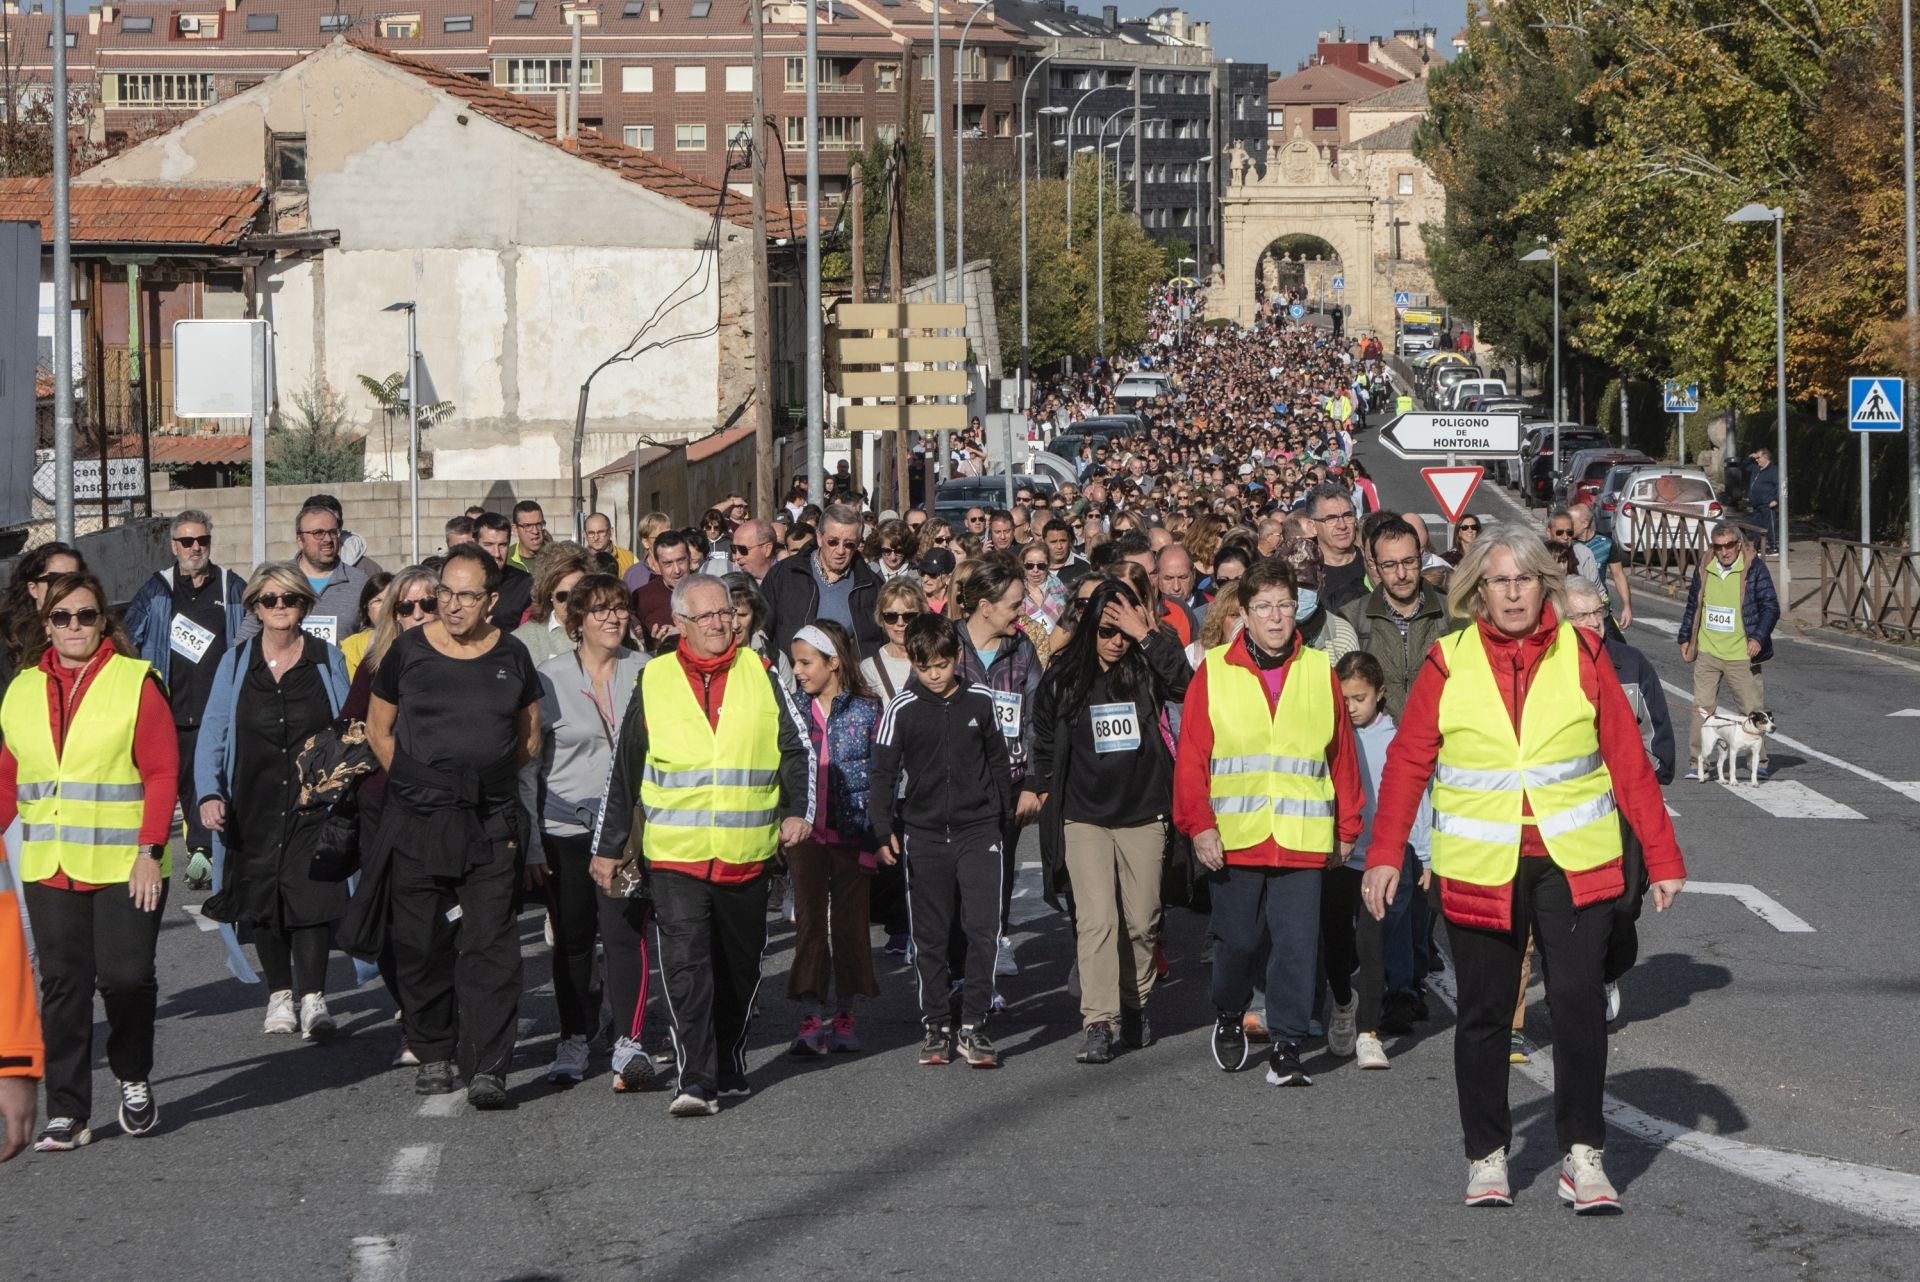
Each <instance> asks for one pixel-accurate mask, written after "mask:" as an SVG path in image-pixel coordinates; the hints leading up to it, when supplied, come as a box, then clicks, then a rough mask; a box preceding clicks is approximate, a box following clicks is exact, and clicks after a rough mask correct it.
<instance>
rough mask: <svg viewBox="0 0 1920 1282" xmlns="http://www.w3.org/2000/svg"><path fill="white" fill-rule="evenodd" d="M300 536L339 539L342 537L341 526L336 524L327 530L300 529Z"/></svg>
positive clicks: (304, 537)
mask: <svg viewBox="0 0 1920 1282" xmlns="http://www.w3.org/2000/svg"><path fill="white" fill-rule="evenodd" d="M300 537H301V538H303V539H337V538H339V537H340V527H339V526H337V525H336V526H334V527H332V528H331V529H326V530H302V531H300Z"/></svg>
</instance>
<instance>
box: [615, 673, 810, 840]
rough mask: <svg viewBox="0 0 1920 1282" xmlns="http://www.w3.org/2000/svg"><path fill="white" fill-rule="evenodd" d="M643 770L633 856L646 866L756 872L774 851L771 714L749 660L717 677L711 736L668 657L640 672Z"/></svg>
mask: <svg viewBox="0 0 1920 1282" xmlns="http://www.w3.org/2000/svg"><path fill="white" fill-rule="evenodd" d="M640 693H641V698H642V699H643V700H645V703H646V716H647V761H646V767H645V772H644V773H643V774H642V776H641V780H640V808H641V811H642V812H643V814H644V815H645V816H646V827H645V828H644V829H643V830H642V835H641V853H642V854H643V855H644V856H645V857H646V858H647V859H648V860H649V861H650V862H651V861H663V862H666V863H689V864H690V863H705V862H706V861H708V860H719V861H720V862H722V863H729V864H753V863H762V862H764V861H766V860H768V859H771V858H772V857H773V853H774V851H775V849H776V848H777V846H778V844H779V823H778V821H777V819H776V818H775V815H776V813H777V808H778V806H779V804H780V710H779V706H778V705H777V704H776V703H775V701H774V693H773V685H772V683H771V682H770V681H768V680H767V674H766V672H765V671H763V670H762V669H761V667H760V659H759V656H758V655H756V654H754V653H753V651H751V650H749V649H747V648H746V647H744V646H742V647H741V649H740V652H739V653H738V654H736V655H735V656H734V660H733V666H732V667H731V668H729V669H728V670H727V683H726V690H725V693H724V694H723V695H722V703H721V705H720V724H719V727H718V729H716V728H715V727H714V725H713V723H712V722H710V721H709V720H708V719H707V713H706V710H705V709H703V708H702V707H701V706H700V701H699V700H698V699H696V698H695V697H694V694H693V687H692V685H691V684H690V683H689V682H688V680H687V673H686V670H685V669H684V668H682V667H681V666H680V663H679V661H678V660H676V659H675V658H674V657H673V656H672V655H670V654H669V655H662V656H661V657H660V658H658V659H655V660H654V661H653V662H652V663H649V664H648V665H647V666H646V667H645V668H643V669H641V672H640Z"/></svg>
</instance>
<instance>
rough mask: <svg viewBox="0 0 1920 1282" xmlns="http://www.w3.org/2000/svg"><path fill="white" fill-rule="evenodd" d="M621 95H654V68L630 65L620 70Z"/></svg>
mask: <svg viewBox="0 0 1920 1282" xmlns="http://www.w3.org/2000/svg"><path fill="white" fill-rule="evenodd" d="M620 92H621V93H652V92H653V68H652V67H648V66H635V65H633V64H631V63H629V64H628V65H627V66H624V67H622V68H620Z"/></svg>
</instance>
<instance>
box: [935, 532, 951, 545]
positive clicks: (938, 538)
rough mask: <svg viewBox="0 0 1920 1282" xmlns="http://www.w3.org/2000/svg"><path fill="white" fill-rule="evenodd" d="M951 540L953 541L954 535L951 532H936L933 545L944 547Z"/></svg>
mask: <svg viewBox="0 0 1920 1282" xmlns="http://www.w3.org/2000/svg"><path fill="white" fill-rule="evenodd" d="M951 542H953V536H952V535H951V534H936V535H934V536H933V545H934V546H935V547H941V548H943V547H945V546H947V544H949V543H951Z"/></svg>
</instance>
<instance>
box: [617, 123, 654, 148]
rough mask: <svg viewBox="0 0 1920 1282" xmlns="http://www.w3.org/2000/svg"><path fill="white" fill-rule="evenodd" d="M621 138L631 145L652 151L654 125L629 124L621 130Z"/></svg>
mask: <svg viewBox="0 0 1920 1282" xmlns="http://www.w3.org/2000/svg"><path fill="white" fill-rule="evenodd" d="M620 139H621V141H622V142H624V143H626V144H627V146H629V147H638V148H639V149H640V150H641V151H652V150H653V126H652V125H628V126H627V127H626V128H625V129H622V130H621V131H620Z"/></svg>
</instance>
